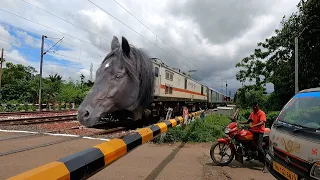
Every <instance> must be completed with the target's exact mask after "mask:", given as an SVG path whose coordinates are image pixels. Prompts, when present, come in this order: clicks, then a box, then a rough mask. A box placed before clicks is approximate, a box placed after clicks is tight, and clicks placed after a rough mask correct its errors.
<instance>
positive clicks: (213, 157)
mask: <svg viewBox="0 0 320 180" xmlns="http://www.w3.org/2000/svg"><path fill="white" fill-rule="evenodd" d="M221 146H222V147H224V148H226V147H227V148H228V149H230V150H231V154H230V155H228V156H229V159H228V160H227V161H225V162H221V160H222V158H223V157H225V153H223V152H221ZM217 147H218V150H220V152H219V153H215V149H216V148H217ZM224 148H223V150H224ZM228 149H226V150H228ZM221 153H223V155H221ZM215 154H220V155H221V156H222V157H221V159H220V160H218V159H216V158H215V156H214V155H215ZM234 155H235V152H234V150H233V149H232V148H231V147H230V146H229V144H225V143H220V142H216V143H214V144H213V145H212V146H211V148H210V157H211V159H212V161H213V162H214V163H215V164H216V165H218V166H226V165H228V164H230V163H231V161H232V160H233V158H234Z"/></svg>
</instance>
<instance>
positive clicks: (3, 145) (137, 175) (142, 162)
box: [0, 132, 275, 180]
mask: <svg viewBox="0 0 320 180" xmlns="http://www.w3.org/2000/svg"><path fill="white" fill-rule="evenodd" d="M18 134H20V133H10V136H12V135H18ZM0 137H2V138H3V137H8V133H4V132H2V133H0ZM64 138H70V137H54V136H41V137H37V136H34V137H28V138H23V139H22V138H18V139H12V140H6V141H1V142H0V153H3V152H8V151H11V150H16V149H21V148H24V147H27V146H35V145H38V144H43V143H48V142H54V141H59V140H61V139H64ZM101 142H103V141H101V140H90V139H77V140H72V141H66V142H61V143H58V144H54V145H50V146H45V147H40V148H36V149H31V150H26V151H23V152H17V153H13V154H9V155H3V156H0V162H1V163H0V177H1V179H6V178H9V177H11V176H14V175H16V174H19V173H22V172H24V171H27V170H30V169H32V168H35V167H37V166H40V165H43V164H46V163H49V162H51V161H54V160H57V159H60V158H62V157H65V156H67V155H70V154H73V153H76V152H78V151H81V150H83V149H86V148H89V147H91V146H94V145H96V144H99V143H101ZM210 145H211V144H184V143H176V144H171V145H156V144H149V143H147V144H144V145H142V146H140V147H139V148H137V149H135V150H134V151H132V152H131V153H129V154H127V155H126V156H124V157H122V158H121V159H119V160H118V161H116V162H115V163H113V164H111V165H110V166H108V167H107V168H105V169H103V170H101V171H100V172H98V173H97V174H95V175H93V176H92V177H91V178H90V179H93V180H96V179H113V180H118V179H119V180H120V179H130V180H135V179H138V180H139V179H142V180H153V179H157V180H160V179H161V180H165V179H166V180H167V179H170V180H171V179H172V180H175V179H177V180H178V179H183V180H196V179H222V180H223V179H235V180H258V179H259V180H273V179H275V178H273V177H272V176H271V175H270V174H269V173H267V174H266V173H262V172H261V169H262V165H261V164H260V163H256V162H254V161H253V162H245V164H244V165H240V164H239V163H237V162H236V161H234V162H232V163H231V164H230V165H229V166H226V167H217V166H215V165H213V164H212V160H211V159H210V155H209V150H210Z"/></svg>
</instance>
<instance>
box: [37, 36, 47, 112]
mask: <svg viewBox="0 0 320 180" xmlns="http://www.w3.org/2000/svg"><path fill="white" fill-rule="evenodd" d="M45 37H46V36H44V35H42V37H41V53H40V81H39V111H41V103H42V102H41V89H42V64H43V55H44V54H43V46H44V38H45Z"/></svg>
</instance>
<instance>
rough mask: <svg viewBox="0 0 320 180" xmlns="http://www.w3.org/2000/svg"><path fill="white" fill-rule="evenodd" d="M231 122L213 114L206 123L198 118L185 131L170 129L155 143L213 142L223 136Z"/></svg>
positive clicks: (178, 128)
mask: <svg viewBox="0 0 320 180" xmlns="http://www.w3.org/2000/svg"><path fill="white" fill-rule="evenodd" d="M230 122H231V121H230V119H229V118H228V117H227V116H224V115H217V114H211V115H208V116H207V117H206V119H205V121H203V120H202V119H200V118H197V119H196V120H195V121H194V122H191V123H190V124H189V125H188V126H187V127H186V128H185V129H184V130H183V129H182V128H181V127H175V128H170V129H168V131H167V133H166V135H165V136H164V137H163V139H162V140H161V138H160V135H159V136H158V137H157V138H155V139H154V140H153V142H156V143H173V142H178V141H185V142H213V141H216V140H217V138H220V137H221V136H223V134H224V133H223V130H224V128H225V127H226V126H227V125H228V124H229V123H230Z"/></svg>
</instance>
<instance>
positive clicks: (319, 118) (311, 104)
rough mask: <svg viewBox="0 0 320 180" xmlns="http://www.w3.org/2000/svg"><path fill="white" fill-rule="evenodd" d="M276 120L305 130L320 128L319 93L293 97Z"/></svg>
mask: <svg viewBox="0 0 320 180" xmlns="http://www.w3.org/2000/svg"><path fill="white" fill-rule="evenodd" d="M278 120H279V121H282V122H286V123H289V124H293V125H298V126H302V127H306V128H312V129H313V128H314V129H319V128H320V92H307V93H299V94H297V95H295V96H294V97H293V98H292V99H291V100H290V101H289V102H288V103H287V104H286V105H285V106H284V108H283V109H282V111H281V112H280V114H279V116H278Z"/></svg>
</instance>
